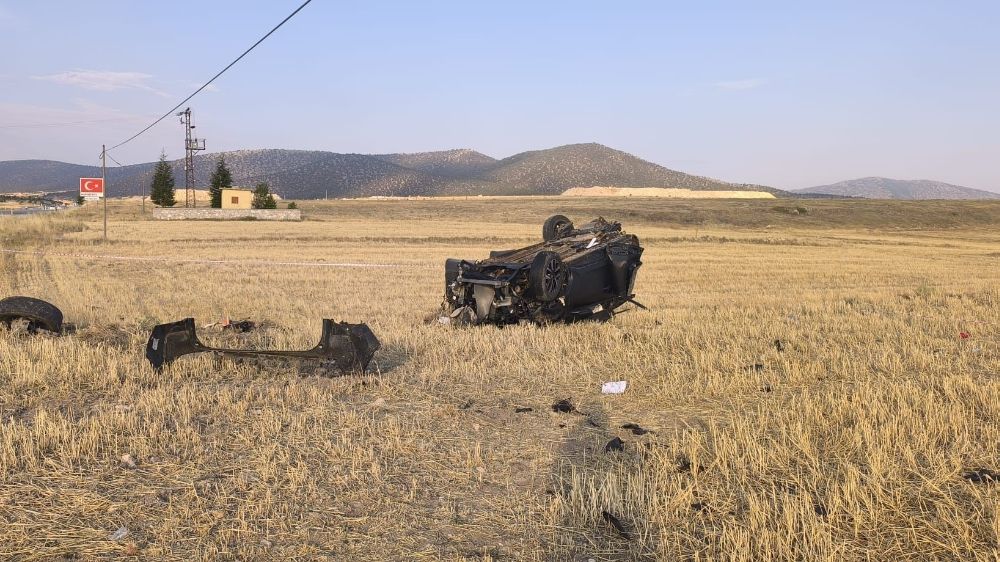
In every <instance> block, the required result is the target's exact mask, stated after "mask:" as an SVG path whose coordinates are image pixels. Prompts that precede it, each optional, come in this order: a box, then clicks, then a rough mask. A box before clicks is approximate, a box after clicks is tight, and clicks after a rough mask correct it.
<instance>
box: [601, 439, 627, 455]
mask: <svg viewBox="0 0 1000 562" xmlns="http://www.w3.org/2000/svg"><path fill="white" fill-rule="evenodd" d="M624 450H625V442H624V441H622V438H621V437H615V438H614V439H612V440H611V441H608V444H607V445H605V446H604V452H605V453H613V452H616V451H624Z"/></svg>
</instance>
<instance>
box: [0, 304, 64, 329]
mask: <svg viewBox="0 0 1000 562" xmlns="http://www.w3.org/2000/svg"><path fill="white" fill-rule="evenodd" d="M18 319H23V320H27V321H28V331H30V332H35V331H37V330H38V329H39V328H42V329H45V330H48V331H50V332H60V331H62V321H63V315H62V311H60V310H59V309H58V308H56V307H55V306H53V305H51V304H49V303H47V302H45V301H43V300H39V299H33V298H31V297H7V298H5V299H3V300H0V323H2V324H5V325H7V327H10V325H11V323H12V322H13V321H14V320H18Z"/></svg>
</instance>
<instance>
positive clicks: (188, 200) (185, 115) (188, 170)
mask: <svg viewBox="0 0 1000 562" xmlns="http://www.w3.org/2000/svg"><path fill="white" fill-rule="evenodd" d="M177 116H178V117H180V118H181V124H182V125H184V206H185V207H195V206H196V205H195V196H194V153H195V152H198V151H199V150H205V139H196V138H194V136H192V134H191V130H192V129H194V125H192V124H191V108H190V107H189V108H187V109H185V110H184V111H179V112H177Z"/></svg>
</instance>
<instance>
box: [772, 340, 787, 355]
mask: <svg viewBox="0 0 1000 562" xmlns="http://www.w3.org/2000/svg"><path fill="white" fill-rule="evenodd" d="M774 349H777V350H778V353H781V352H782V351H784V350H785V344H784V343H782V341H781V340H774Z"/></svg>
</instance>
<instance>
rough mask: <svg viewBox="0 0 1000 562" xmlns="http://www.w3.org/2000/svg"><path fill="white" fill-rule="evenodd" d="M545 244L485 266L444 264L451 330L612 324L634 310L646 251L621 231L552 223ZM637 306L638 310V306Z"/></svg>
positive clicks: (610, 225)
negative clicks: (624, 310)
mask: <svg viewBox="0 0 1000 562" xmlns="http://www.w3.org/2000/svg"><path fill="white" fill-rule="evenodd" d="M542 238H543V240H544V241H543V242H541V243H539V244H534V245H532V246H528V247H526V248H521V249H518V250H508V251H500V252H490V257H489V258H487V259H485V260H479V261H469V260H460V259H449V260H447V261H446V262H445V298H444V303H443V309H444V313H445V315H444V316H443V317H442V319H443V321H444V322H446V323H452V322H454V323H471V324H484V323H489V324H498V325H503V324H513V323H517V322H520V321H525V320H526V321H531V322H538V323H547V322H558V321H563V322H572V321H574V320H581V319H586V318H595V319H607V318H610V317H611V316H612V315H613V314H614V311H615V309H617V308H618V307H620V306H622V305H623V304H625V303H626V302H635V301H634V300H633V299H634V297H635V295H634V293H633V289H634V286H635V279H636V273H637V271H638V269H639V266H641V265H642V262H641V261H640V259H639V258H640V257H641V256H642V246H640V245H639V239H638V238H637V237H636V236H635V235H632V234H625V233H624V232H622V230H621V224H619V223H617V222H608V221H606V220H604V219H603V218H598V219H596V220H594V221H591V222H589V223H587V224H584V225H582V226H580V227H579V228H574V226H573V223H572V222H570V220H569V219H567V218H566V217H564V216H562V215H555V216H553V217H550V218H549V219H548V220H547V221H545V225H544V227H543V228H542ZM636 304H638V303H636Z"/></svg>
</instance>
